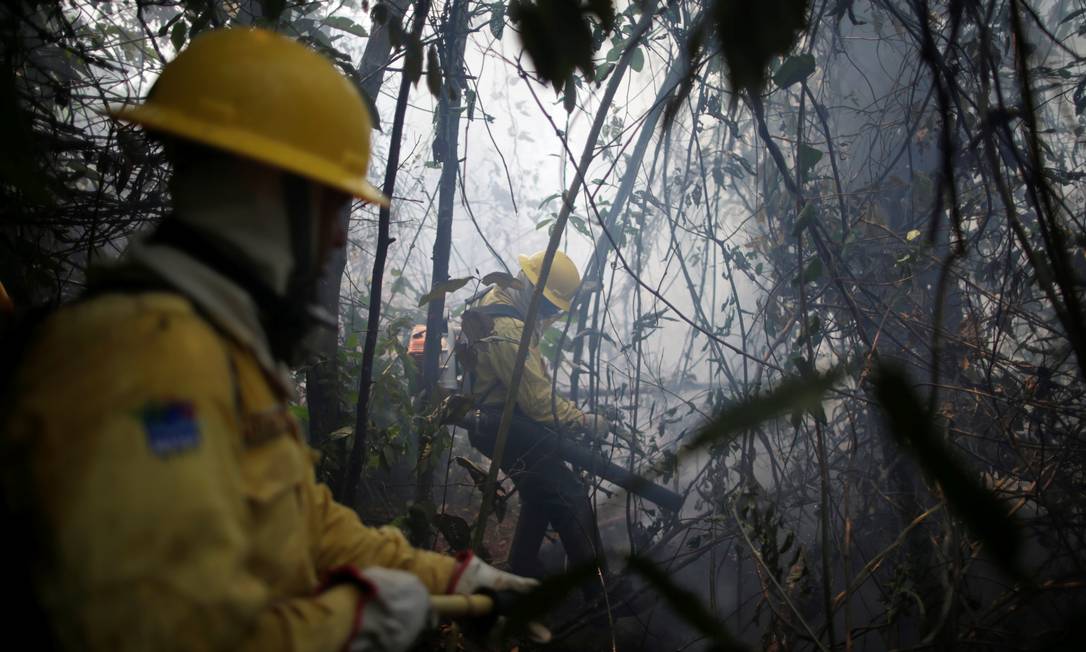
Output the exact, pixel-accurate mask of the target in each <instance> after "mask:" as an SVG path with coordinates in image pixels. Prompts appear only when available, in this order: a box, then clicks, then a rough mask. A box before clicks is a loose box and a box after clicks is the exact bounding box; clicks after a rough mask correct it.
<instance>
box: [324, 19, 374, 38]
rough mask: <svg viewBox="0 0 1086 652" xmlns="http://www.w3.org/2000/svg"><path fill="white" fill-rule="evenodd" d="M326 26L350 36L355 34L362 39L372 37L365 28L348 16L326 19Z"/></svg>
mask: <svg viewBox="0 0 1086 652" xmlns="http://www.w3.org/2000/svg"><path fill="white" fill-rule="evenodd" d="M324 24H325V25H327V26H329V27H331V28H333V29H338V30H339V31H341V32H347V33H348V34H354V35H355V36H359V37H362V38H365V37H367V36H369V35H370V33H369V32H367V31H366V28H365V27H362V26H361V25H359V24H358V23H356V22H354V21H353V20H351V19H350V18H347V17H346V16H329V17H327V18H325V19H324Z"/></svg>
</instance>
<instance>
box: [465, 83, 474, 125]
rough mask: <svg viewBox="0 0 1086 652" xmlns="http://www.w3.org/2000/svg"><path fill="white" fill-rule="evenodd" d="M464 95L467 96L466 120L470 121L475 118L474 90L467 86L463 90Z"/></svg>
mask: <svg viewBox="0 0 1086 652" xmlns="http://www.w3.org/2000/svg"><path fill="white" fill-rule="evenodd" d="M464 95H465V96H466V97H467V103H468V111H467V113H468V122H471V121H472V120H474V119H475V100H476V97H475V91H473V90H471V89H470V88H469V89H467V90H466V91H464Z"/></svg>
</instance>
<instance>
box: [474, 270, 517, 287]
mask: <svg viewBox="0 0 1086 652" xmlns="http://www.w3.org/2000/svg"><path fill="white" fill-rule="evenodd" d="M483 285H497V286H498V287H500V288H513V289H514V290H523V289H524V284H523V283H521V282H520V279H518V278H516V277H515V276H513V275H512V274H506V273H505V272H490V273H489V274H487V275H486V276H484V277H483Z"/></svg>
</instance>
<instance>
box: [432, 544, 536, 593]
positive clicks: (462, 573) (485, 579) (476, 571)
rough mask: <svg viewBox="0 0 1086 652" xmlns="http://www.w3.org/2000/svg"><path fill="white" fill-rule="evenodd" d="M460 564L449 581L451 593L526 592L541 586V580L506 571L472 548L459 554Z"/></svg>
mask: <svg viewBox="0 0 1086 652" xmlns="http://www.w3.org/2000/svg"><path fill="white" fill-rule="evenodd" d="M457 559H459V560H460V565H459V566H458V567H457V569H456V571H455V572H454V573H453V579H452V581H451V582H450V583H449V591H448V592H449V593H457V594H459V595H471V594H472V593H478V592H480V591H517V592H519V593H526V592H528V591H531V590H532V589H534V588H535V587H537V586H539V580H536V579H532V578H530V577H521V576H520V575H514V574H512V573H506V572H505V571H500V570H498V569H497V568H494V567H493V566H491V565H490V564H488V563H486V562H485V561H483V560H482V559H479V558H478V557H476V556H475V554H474V553H472V552H471V551H470V550H469V551H466V552H463V553H460V554H459V555H457Z"/></svg>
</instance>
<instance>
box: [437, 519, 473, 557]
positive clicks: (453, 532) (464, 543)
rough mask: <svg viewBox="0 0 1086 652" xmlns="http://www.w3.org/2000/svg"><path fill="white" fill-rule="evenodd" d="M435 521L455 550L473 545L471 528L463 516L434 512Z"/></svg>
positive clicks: (458, 550)
mask: <svg viewBox="0 0 1086 652" xmlns="http://www.w3.org/2000/svg"><path fill="white" fill-rule="evenodd" d="M433 523H434V526H435V527H437V530H438V532H441V536H443V537H445V540H446V541H448V542H449V547H450V548H452V550H453V552H460V551H461V550H467V549H468V548H470V547H471V528H470V527H469V526H468V522H467V521H465V520H464V519H463V518H461V517H459V516H454V515H452V514H434V519H433Z"/></svg>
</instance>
